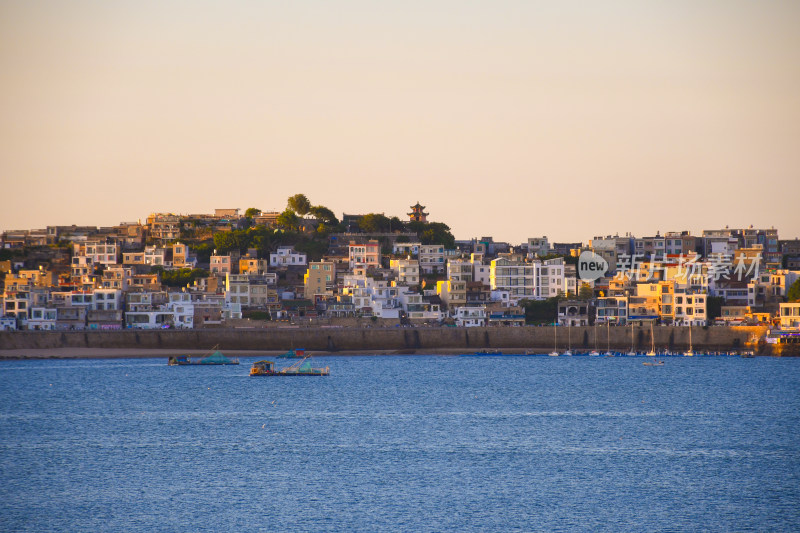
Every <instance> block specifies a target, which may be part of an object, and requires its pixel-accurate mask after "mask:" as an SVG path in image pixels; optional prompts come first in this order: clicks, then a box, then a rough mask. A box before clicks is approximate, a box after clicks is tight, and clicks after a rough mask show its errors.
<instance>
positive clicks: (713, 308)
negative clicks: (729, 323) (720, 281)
mask: <svg viewBox="0 0 800 533" xmlns="http://www.w3.org/2000/svg"><path fill="white" fill-rule="evenodd" d="M723 303H725V298H723V297H722V296H709V297H708V298H707V299H706V317H707V320H708V322H709V323H712V322H713V321H714V319H716V318H719V317H720V316H722V304H723Z"/></svg>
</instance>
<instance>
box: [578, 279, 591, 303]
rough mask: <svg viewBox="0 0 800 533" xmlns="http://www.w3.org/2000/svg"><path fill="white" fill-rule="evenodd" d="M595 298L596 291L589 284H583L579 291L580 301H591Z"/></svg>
mask: <svg viewBox="0 0 800 533" xmlns="http://www.w3.org/2000/svg"><path fill="white" fill-rule="evenodd" d="M593 297H594V291H593V290H592V287H590V286H589V284H588V283H581V286H580V288H579V289H578V299H579V300H591V299H592V298H593Z"/></svg>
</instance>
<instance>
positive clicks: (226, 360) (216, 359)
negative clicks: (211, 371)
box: [167, 345, 239, 366]
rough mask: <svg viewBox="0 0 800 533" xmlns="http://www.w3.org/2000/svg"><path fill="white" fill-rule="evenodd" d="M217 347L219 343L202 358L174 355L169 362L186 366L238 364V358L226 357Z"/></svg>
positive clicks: (173, 364)
mask: <svg viewBox="0 0 800 533" xmlns="http://www.w3.org/2000/svg"><path fill="white" fill-rule="evenodd" d="M217 348H219V345H217V346H214V347H213V348H212V349H211V352H210V353H208V354H206V355H204V356H203V357H202V358H201V359H198V360H196V361H195V360H192V358H191V357H189V356H188V355H172V356H170V358H169V360H168V361H167V364H168V365H169V366H185V365H238V364H239V360H238V359H236V358H230V357H225V356H224V355H223V354H222V352H220V351H219V350H218V349H217Z"/></svg>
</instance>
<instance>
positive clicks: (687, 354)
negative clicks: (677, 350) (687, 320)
mask: <svg viewBox="0 0 800 533" xmlns="http://www.w3.org/2000/svg"><path fill="white" fill-rule="evenodd" d="M683 355H684V356H685V357H693V356H694V350H692V325H691V324H689V349H688V350H686V351H685V352H683Z"/></svg>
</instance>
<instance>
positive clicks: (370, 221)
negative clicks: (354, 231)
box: [358, 213, 389, 233]
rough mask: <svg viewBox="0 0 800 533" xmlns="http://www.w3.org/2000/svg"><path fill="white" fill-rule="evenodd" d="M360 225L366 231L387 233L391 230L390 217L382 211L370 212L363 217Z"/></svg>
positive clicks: (359, 222)
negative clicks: (381, 212)
mask: <svg viewBox="0 0 800 533" xmlns="http://www.w3.org/2000/svg"><path fill="white" fill-rule="evenodd" d="M358 227H359V228H360V229H361V231H363V232H364V233H386V232H388V231H389V218H388V217H387V216H385V215H382V214H380V213H370V214H368V215H364V216H363V217H361V220H359V221H358Z"/></svg>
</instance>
